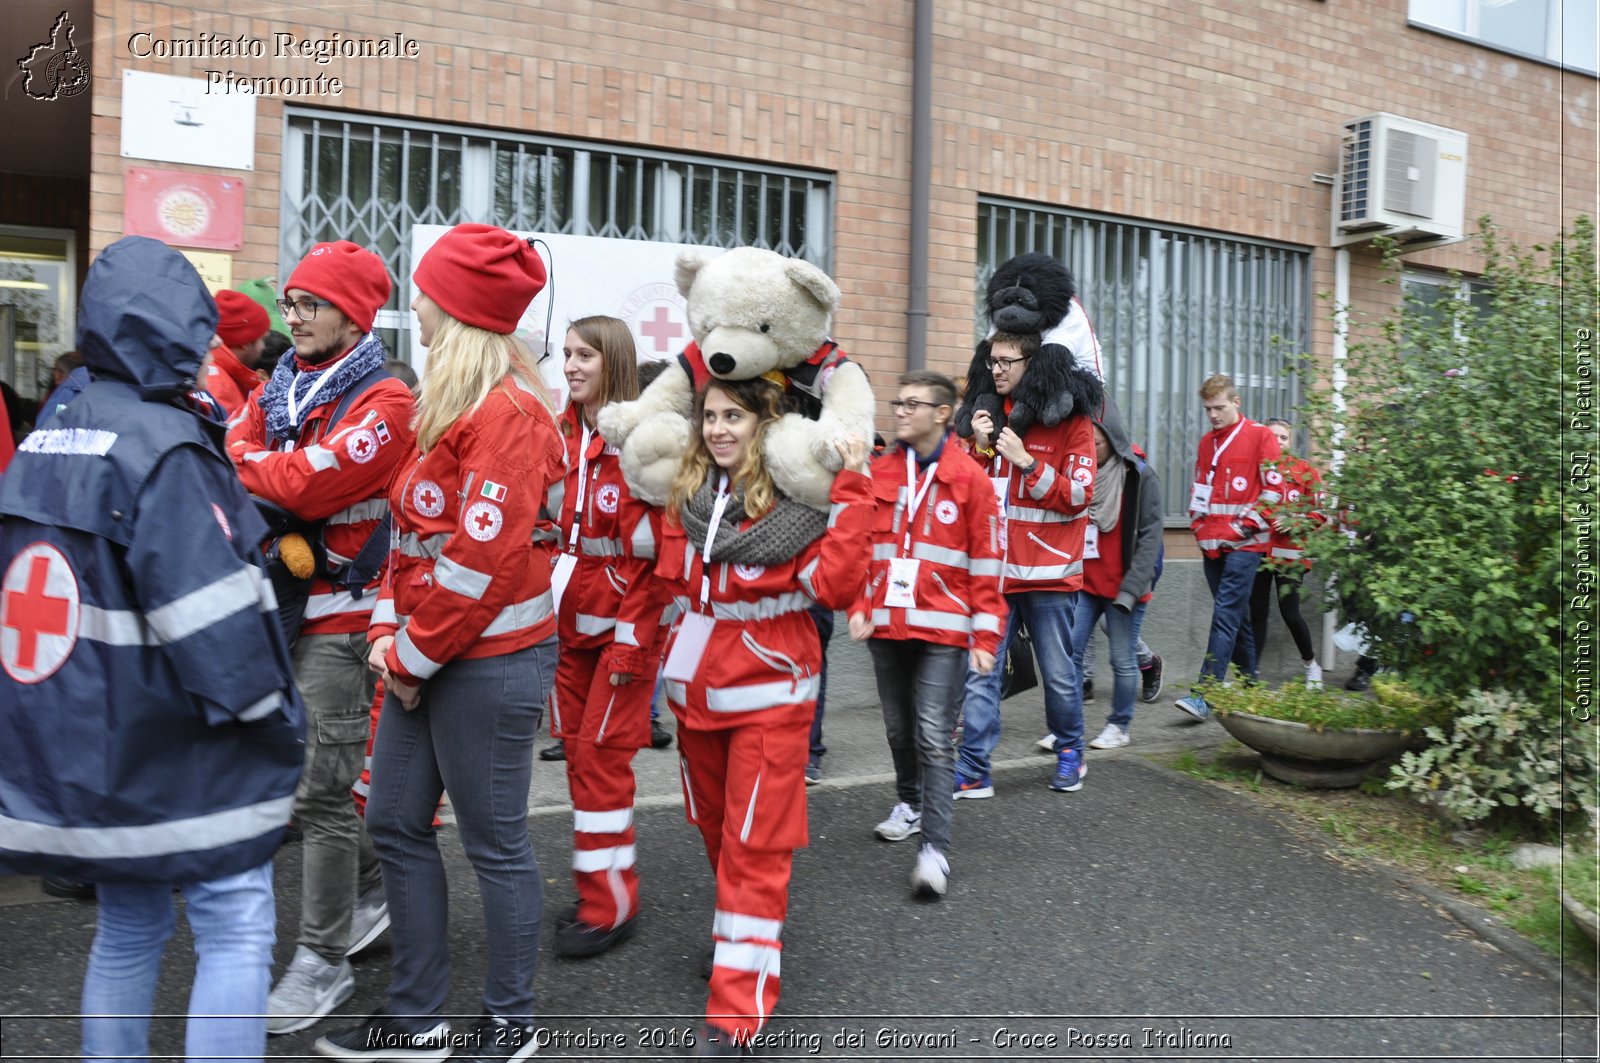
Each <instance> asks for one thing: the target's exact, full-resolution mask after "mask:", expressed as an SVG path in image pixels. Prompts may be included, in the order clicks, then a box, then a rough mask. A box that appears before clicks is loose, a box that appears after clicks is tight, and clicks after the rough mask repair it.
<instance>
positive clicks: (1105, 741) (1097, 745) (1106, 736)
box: [1089, 723, 1132, 749]
mask: <svg viewBox="0 0 1600 1063" xmlns="http://www.w3.org/2000/svg"><path fill="white" fill-rule="evenodd" d="M1130 741H1132V739H1130V738H1129V737H1128V732H1127V731H1124V730H1123V729H1122V728H1120V727H1118V726H1117V725H1116V724H1114V723H1108V724H1106V729H1105V730H1104V731H1101V732H1100V737H1098V738H1096V739H1095V740H1094V741H1093V742H1090V743H1089V748H1090V749H1121V748H1122V747H1123V746H1125V745H1127V744H1128V743H1129V742H1130Z"/></svg>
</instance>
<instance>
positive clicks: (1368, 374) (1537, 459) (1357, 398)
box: [1308, 218, 1596, 712]
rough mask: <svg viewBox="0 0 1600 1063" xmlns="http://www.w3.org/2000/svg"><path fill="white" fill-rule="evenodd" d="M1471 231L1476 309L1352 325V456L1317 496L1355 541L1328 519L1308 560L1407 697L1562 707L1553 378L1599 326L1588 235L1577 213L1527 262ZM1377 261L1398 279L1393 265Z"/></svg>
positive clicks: (1557, 404)
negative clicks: (1479, 277) (1583, 334)
mask: <svg viewBox="0 0 1600 1063" xmlns="http://www.w3.org/2000/svg"><path fill="white" fill-rule="evenodd" d="M1480 226H1481V229H1480V232H1479V234H1478V235H1477V237H1476V240H1477V242H1478V245H1479V250H1480V251H1481V252H1482V254H1483V256H1484V261H1485V269H1484V278H1483V279H1484V280H1485V281H1487V282H1488V285H1489V288H1490V291H1491V293H1492V294H1491V295H1490V300H1491V303H1490V305H1489V306H1488V307H1487V308H1485V307H1484V306H1483V305H1482V299H1481V292H1480V293H1479V295H1478V296H1475V299H1474V300H1473V301H1469V300H1467V299H1464V298H1461V299H1457V298H1453V297H1449V296H1446V297H1442V298H1440V299H1439V300H1438V301H1436V302H1433V303H1431V304H1427V303H1424V302H1422V301H1421V300H1419V299H1407V300H1405V301H1404V302H1403V305H1401V306H1400V307H1399V309H1398V310H1397V311H1396V312H1395V313H1394V314H1393V315H1391V316H1390V317H1388V318H1387V319H1386V320H1384V321H1383V322H1382V323H1381V326H1380V327H1379V328H1378V329H1377V330H1376V333H1375V334H1374V333H1373V332H1372V331H1371V330H1370V328H1367V327H1361V326H1359V325H1358V324H1353V325H1352V341H1351V343H1350V345H1349V355H1348V361H1347V372H1348V377H1349V382H1348V389H1347V394H1348V395H1349V401H1350V409H1349V411H1348V414H1347V415H1346V417H1345V421H1346V432H1347V434H1346V436H1345V437H1344V439H1343V440H1342V443H1341V444H1340V445H1342V446H1343V448H1344V449H1345V459H1344V463H1343V465H1342V467H1341V468H1340V469H1339V470H1338V471H1337V472H1336V473H1333V474H1332V475H1331V476H1330V477H1329V481H1328V483H1329V491H1330V493H1331V495H1333V496H1335V497H1337V499H1338V505H1339V507H1340V509H1341V511H1342V512H1343V513H1344V515H1345V516H1346V517H1347V518H1349V519H1350V524H1349V527H1351V528H1353V530H1354V532H1355V534H1354V535H1353V536H1346V535H1344V534H1341V528H1340V527H1339V522H1337V521H1335V522H1333V523H1331V524H1330V525H1328V526H1327V527H1325V528H1323V529H1322V530H1320V531H1319V532H1317V533H1316V534H1314V535H1312V536H1311V538H1310V540H1309V542H1308V550H1309V553H1310V555H1311V556H1312V557H1313V558H1314V559H1315V562H1316V564H1317V565H1318V567H1319V569H1320V571H1322V572H1323V573H1324V575H1326V576H1330V577H1332V581H1333V585H1334V586H1335V588H1336V591H1337V594H1338V596H1339V598H1340V600H1341V603H1342V606H1343V611H1344V613H1345V614H1346V615H1347V616H1348V617H1350V618H1351V619H1359V620H1361V621H1363V622H1364V623H1365V624H1366V626H1367V629H1368V632H1369V634H1370V635H1371V636H1373V638H1374V639H1375V651H1374V652H1375V653H1376V654H1377V656H1378V657H1379V658H1380V659H1381V660H1382V661H1383V663H1384V664H1386V665H1388V666H1390V667H1393V668H1398V669H1399V670H1401V671H1402V672H1403V673H1404V674H1405V676H1406V678H1407V680H1408V682H1410V683H1411V684H1413V685H1414V686H1415V687H1416V688H1417V689H1419V690H1421V691H1424V692H1427V693H1432V694H1436V695H1446V696H1452V697H1456V698H1459V697H1461V696H1463V695H1464V694H1465V693H1466V692H1467V691H1471V690H1477V689H1494V688H1499V687H1505V688H1509V689H1511V690H1516V691H1520V692H1522V693H1525V694H1527V695H1529V696H1531V697H1533V698H1534V700H1535V701H1537V702H1538V703H1539V704H1542V705H1546V706H1550V707H1551V711H1552V712H1555V711H1558V710H1556V709H1555V708H1554V706H1556V705H1557V703H1558V702H1559V700H1560V697H1561V682H1560V680H1561V675H1562V661H1561V629H1560V615H1559V609H1558V604H1557V601H1556V598H1557V592H1556V590H1555V589H1556V588H1559V587H1560V586H1561V578H1562V571H1563V569H1562V565H1563V558H1562V556H1561V539H1562V528H1563V512H1562V507H1563V498H1562V487H1563V485H1564V483H1565V482H1566V481H1565V478H1564V477H1563V476H1562V475H1560V472H1561V470H1563V469H1564V468H1565V465H1566V463H1565V462H1564V460H1563V452H1562V430H1563V428H1564V427H1565V423H1564V418H1563V416H1562V409H1563V402H1562V399H1563V393H1562V365H1563V356H1564V355H1565V354H1566V352H1567V350H1568V348H1569V346H1570V341H1571V339H1572V337H1573V336H1574V335H1576V331H1577V329H1578V328H1579V327H1580V326H1581V327H1587V328H1591V329H1592V328H1594V327H1595V324H1596V320H1595V294H1596V283H1595V281H1596V277H1595V263H1594V250H1595V247H1594V227H1593V225H1592V223H1591V222H1590V221H1589V220H1588V219H1587V218H1580V219H1579V220H1578V222H1577V223H1576V224H1575V225H1574V228H1573V231H1572V233H1571V234H1570V235H1563V236H1562V237H1560V238H1558V239H1557V240H1556V241H1555V242H1553V243H1552V244H1551V245H1550V246H1549V247H1542V248H1535V249H1534V252H1533V253H1530V254H1523V253H1521V252H1520V251H1518V250H1517V249H1516V248H1514V247H1513V248H1506V247H1504V246H1502V244H1501V242H1500V240H1499V239H1498V237H1497V234H1496V232H1495V229H1494V227H1493V226H1492V224H1491V223H1490V222H1489V221H1488V220H1487V219H1484V220H1483V221H1482V222H1481V223H1480ZM1387 266H1388V273H1387V279H1388V280H1389V282H1391V283H1396V284H1398V282H1399V276H1400V266H1401V263H1400V260H1399V257H1398V254H1397V253H1391V254H1390V255H1389V256H1388V259H1387ZM1358 335H1359V338H1357V337H1358ZM1312 412H1313V413H1314V414H1315V416H1316V418H1317V419H1320V420H1322V421H1324V423H1326V421H1327V415H1326V413H1325V412H1324V411H1321V410H1317V411H1312ZM1324 442H1325V444H1327V445H1328V446H1330V447H1331V446H1332V445H1333V442H1334V441H1333V440H1332V439H1331V438H1329V439H1326V440H1324Z"/></svg>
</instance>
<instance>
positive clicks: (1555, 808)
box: [1389, 690, 1596, 824]
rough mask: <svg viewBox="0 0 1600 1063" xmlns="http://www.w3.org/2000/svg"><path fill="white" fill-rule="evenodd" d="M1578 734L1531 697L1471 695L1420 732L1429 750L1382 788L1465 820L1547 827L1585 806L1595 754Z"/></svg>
mask: <svg viewBox="0 0 1600 1063" xmlns="http://www.w3.org/2000/svg"><path fill="white" fill-rule="evenodd" d="M1583 730H1585V729H1584V728H1579V727H1574V728H1571V730H1570V731H1568V730H1567V729H1566V728H1563V726H1562V719H1561V716H1560V714H1559V713H1557V712H1552V711H1549V709H1548V708H1541V707H1540V706H1538V705H1536V704H1535V703H1534V701H1533V700H1532V699H1529V698H1526V697H1522V696H1519V695H1515V694H1512V693H1510V692H1508V691H1505V690H1478V691H1474V692H1473V693H1472V695H1471V696H1470V697H1469V698H1468V699H1467V703H1466V704H1465V706H1463V709H1462V711H1461V712H1459V713H1458V714H1457V715H1456V716H1455V718H1454V719H1453V720H1452V721H1450V723H1448V724H1447V725H1444V726H1430V727H1428V728H1427V729H1426V731H1425V733H1426V734H1427V736H1428V738H1429V739H1430V740H1431V741H1432V742H1433V745H1431V746H1430V747H1428V748H1427V749H1425V750H1423V751H1421V752H1419V753H1406V754H1405V755H1403V756H1402V757H1401V758H1400V763H1399V764H1396V765H1395V766H1394V767H1393V769H1391V775H1390V781H1389V787H1390V789H1393V790H1402V791H1407V792H1409V793H1412V794H1415V795H1417V796H1419V797H1420V798H1422V800H1424V801H1427V802H1428V803H1430V804H1433V805H1437V806H1438V807H1440V808H1442V809H1444V810H1445V811H1447V812H1450V813H1452V814H1454V815H1456V816H1458V817H1460V818H1461V819H1463V820H1467V821H1469V822H1471V821H1474V820H1481V819H1485V818H1487V817H1488V816H1490V815H1491V814H1494V813H1496V812H1500V813H1502V814H1508V815H1510V816H1511V817H1512V818H1527V819H1532V820H1535V821H1537V822H1541V823H1544V824H1549V823H1551V822H1553V821H1554V820H1555V819H1556V818H1557V817H1558V816H1560V815H1561V814H1562V813H1577V812H1586V811H1588V810H1589V809H1590V808H1591V807H1592V805H1591V804H1590V803H1591V802H1592V800H1593V795H1594V792H1595V780H1596V768H1595V755H1594V750H1593V745H1592V742H1591V741H1588V740H1586V736H1585V735H1583V734H1582V733H1580V732H1582V731H1583Z"/></svg>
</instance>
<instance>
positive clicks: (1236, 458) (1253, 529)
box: [1189, 417, 1281, 557]
mask: <svg viewBox="0 0 1600 1063" xmlns="http://www.w3.org/2000/svg"><path fill="white" fill-rule="evenodd" d="M1235 430H1237V434H1235ZM1230 437H1231V438H1232V442H1229V439H1230ZM1277 460H1278V437H1277V436H1275V435H1273V434H1272V430H1271V429H1270V428H1268V427H1267V426H1266V425H1263V424H1257V423H1256V422H1255V421H1252V420H1250V419H1249V418H1247V417H1241V418H1239V420H1238V421H1236V422H1235V423H1233V424H1231V425H1228V426H1227V427H1226V428H1218V429H1215V430H1213V431H1210V432H1207V433H1206V434H1205V435H1203V436H1201V437H1200V450H1199V454H1198V455H1197V456H1196V457H1195V463H1194V482H1195V483H1197V484H1203V483H1205V482H1206V480H1207V477H1209V478H1210V481H1211V502H1210V504H1209V505H1208V506H1207V508H1206V511H1205V512H1203V513H1202V512H1199V511H1197V510H1194V509H1191V510H1190V511H1189V518H1190V520H1189V526H1190V527H1191V528H1193V529H1194V537H1195V540H1196V541H1197V542H1198V543H1199V545H1200V549H1201V550H1203V551H1204V552H1205V555H1206V556H1207V557H1218V556H1220V555H1221V554H1222V553H1223V551H1224V550H1246V551H1249V552H1250V553H1255V554H1264V553H1266V552H1267V549H1268V546H1269V544H1270V541H1271V538H1272V535H1271V523H1270V522H1269V520H1268V518H1267V516H1266V515H1265V514H1264V513H1263V512H1262V507H1270V506H1272V505H1273V504H1275V503H1276V502H1277V501H1278V499H1279V493H1278V488H1277V486H1276V485H1274V484H1273V483H1271V482H1269V481H1268V479H1267V473H1268V472H1269V471H1271V470H1270V469H1269V466H1270V464H1272V463H1275V462H1277ZM1213 465H1215V471H1214V472H1213ZM1280 482H1281V477H1280ZM1191 490H1192V489H1191Z"/></svg>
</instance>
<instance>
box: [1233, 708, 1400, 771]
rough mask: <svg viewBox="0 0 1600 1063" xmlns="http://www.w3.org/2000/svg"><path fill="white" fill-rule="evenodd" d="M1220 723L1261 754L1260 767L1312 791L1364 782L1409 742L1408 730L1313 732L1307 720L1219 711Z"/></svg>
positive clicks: (1353, 729) (1354, 728)
mask: <svg viewBox="0 0 1600 1063" xmlns="http://www.w3.org/2000/svg"><path fill="white" fill-rule="evenodd" d="M1217 722H1218V723H1220V724H1221V725H1222V726H1223V728H1224V729H1225V730H1226V731H1227V732H1228V733H1229V734H1231V735H1232V736H1233V737H1234V738H1237V739H1238V740H1239V741H1240V742H1241V743H1243V744H1244V745H1247V746H1249V747H1250V748H1251V749H1253V750H1255V751H1256V752H1257V753H1260V754H1261V770H1262V771H1264V772H1266V773H1267V774H1268V775H1270V776H1272V777H1273V778H1274V779H1277V780H1278V781H1280V782H1286V783H1289V784H1290V785H1292V786H1303V787H1307V788H1309V789H1318V790H1338V789H1344V788H1347V787H1351V786H1357V785H1359V784H1360V782H1361V780H1362V778H1364V777H1365V776H1366V774H1367V770H1368V769H1369V768H1371V767H1372V765H1374V764H1376V763H1377V762H1378V761H1380V760H1383V759H1384V758H1386V757H1392V756H1394V755H1395V754H1396V753H1399V752H1400V751H1401V750H1403V749H1405V748H1406V746H1408V745H1410V744H1411V741H1412V736H1411V735H1410V734H1408V733H1406V732H1405V731H1390V730H1375V729H1371V728H1365V727H1349V728H1329V729H1327V730H1323V731H1313V730H1312V729H1311V728H1310V727H1308V726H1306V725H1305V724H1303V723H1295V722H1294V721H1292V720H1274V719H1271V718H1270V717H1266V716H1254V715H1251V714H1250V713H1248V712H1230V713H1220V712H1219V713H1218V714H1217Z"/></svg>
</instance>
